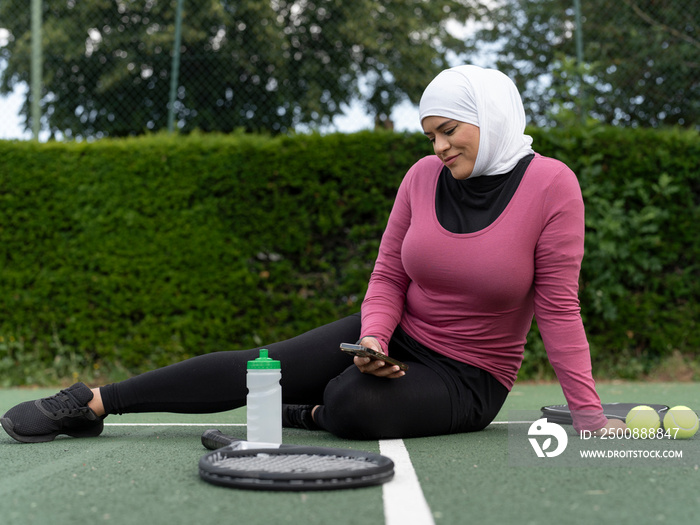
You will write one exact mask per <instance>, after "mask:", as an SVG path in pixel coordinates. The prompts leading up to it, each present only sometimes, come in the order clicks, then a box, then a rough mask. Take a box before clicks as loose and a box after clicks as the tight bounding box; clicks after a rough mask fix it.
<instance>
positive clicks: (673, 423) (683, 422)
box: [664, 405, 700, 439]
mask: <svg viewBox="0 0 700 525" xmlns="http://www.w3.org/2000/svg"><path fill="white" fill-rule="evenodd" d="M699 424H700V423H699V422H698V415H697V414H696V413H695V412H693V411H692V410H691V409H689V408H688V407H685V406H683V405H679V406H676V407H673V408H671V409H670V410H669V411H668V412H666V415H665V416H664V429H665V430H666V432H668V433H669V434H670V436H671V437H672V438H674V439H690V438H691V437H693V436H694V435H695V433H696V432H697V431H698V426H699Z"/></svg>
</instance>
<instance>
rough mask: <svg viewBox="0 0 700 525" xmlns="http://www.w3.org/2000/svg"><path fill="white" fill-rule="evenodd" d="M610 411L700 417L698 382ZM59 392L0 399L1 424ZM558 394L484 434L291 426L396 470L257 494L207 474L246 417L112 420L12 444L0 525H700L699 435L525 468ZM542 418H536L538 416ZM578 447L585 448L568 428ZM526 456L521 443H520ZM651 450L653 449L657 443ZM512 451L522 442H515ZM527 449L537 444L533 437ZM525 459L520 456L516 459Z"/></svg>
mask: <svg viewBox="0 0 700 525" xmlns="http://www.w3.org/2000/svg"><path fill="white" fill-rule="evenodd" d="M599 392H600V394H601V397H602V398H603V401H604V402H642V403H664V404H667V405H670V406H674V405H687V406H690V407H691V408H693V409H695V410H696V411H697V410H698V407H700V388H698V384H697V383H679V384H670V383H629V384H626V383H621V384H616V383H607V384H601V385H599ZM53 393H55V390H53V389H52V390H44V389H42V390H27V389H9V390H0V413H4V412H5V411H6V410H8V409H9V408H10V407H12V406H13V405H14V404H16V403H19V402H21V401H25V400H28V399H35V398H37V397H42V396H45V395H51V394H53ZM563 402H564V399H563V396H562V394H561V390H560V388H559V386H558V385H555V384H552V385H550V384H547V385H532V384H518V385H516V387H515V388H514V389H513V392H512V394H511V395H510V396H509V399H508V401H507V403H506V406H505V407H504V408H503V410H502V411H501V413H500V414H499V417H498V418H497V422H495V423H494V424H492V425H491V426H490V427H489V428H487V429H486V430H485V431H483V432H479V433H474V434H460V435H454V436H440V437H433V438H422V439H407V440H390V441H382V442H376V441H371V442H360V441H347V440H340V439H337V438H335V437H333V436H331V435H329V434H326V433H324V432H308V431H303V430H294V429H285V430H284V440H285V442H286V443H299V444H308V445H325V446H336V447H342V448H356V449H362V450H369V451H373V452H379V451H380V449H381V451H382V452H383V453H385V454H387V455H389V456H391V457H392V459H394V460H395V462H396V464H397V475H396V477H395V479H394V480H393V481H391V482H390V483H387V484H385V485H383V486H381V487H371V488H362V489H354V490H343V491H328V492H302V493H290V492H288V493H280V492H257V491H256V492H253V491H242V490H232V489H226V488H220V487H215V486H212V485H209V484H207V483H204V482H203V481H201V480H200V479H199V476H198V474H197V461H198V460H199V457H200V456H201V455H202V454H204V453H205V452H206V450H205V449H204V448H203V447H202V445H201V443H200V441H199V438H200V435H201V433H202V432H203V431H204V430H205V429H206V428H219V429H220V430H222V431H224V432H226V433H230V434H233V435H234V436H238V437H241V438H245V434H246V431H245V410H244V409H241V410H236V411H232V412H227V413H222V414H211V415H197V416H193V415H177V414H137V415H128V416H121V417H117V416H111V417H109V418H108V419H107V420H106V428H105V432H104V433H103V435H102V436H100V437H99V438H92V439H72V438H65V437H61V438H58V439H56V440H55V441H54V442H52V443H45V444H38V445H24V444H19V443H16V442H14V441H13V440H12V439H11V438H10V437H8V436H7V435H6V434H5V433H4V432H2V434H1V435H0V468H1V474H0V476H1V477H0V522H1V523H3V524H5V523H7V524H10V523H16V524H33V523H36V524H47V525H63V524H70V525H75V524H76V523H120V524H121V523H125V524H126V523H128V524H137V523H138V524H148V525H159V524H169V525H174V524H179V523H187V524H194V523H205V522H222V523H244V524H253V525H258V524H261V525H262V524H276V523H294V524H315V523H319V524H333V525H345V524H358V523H362V524H363V525H372V524H385V523H386V524H389V525H399V524H401V525H413V524H415V525H422V524H430V523H436V524H440V523H444V524H463V523H464V524H467V523H507V524H511V523H513V524H515V523H517V524H529V523H533V524H539V523H556V524H560V523H567V524H578V523H581V524H584V523H585V524H587V525H590V524H592V523H621V524H626V523H635V524H640V523H645V524H646V523H673V524H678V523H691V522H695V521H696V520H697V512H698V508H700V490H698V487H699V486H700V484H699V482H700V467H699V465H700V435H696V436H695V437H694V438H693V439H691V440H684V441H682V442H681V441H677V442H675V446H676V448H677V449H678V450H681V451H682V453H683V463H682V464H678V463H674V462H673V460H669V459H659V460H658V461H657V462H654V463H653V464H651V465H649V464H648V462H647V463H645V464H643V465H642V464H641V463H635V461H634V460H633V459H631V460H630V461H628V462H627V463H625V465H624V466H605V465H603V466H600V465H598V466H592V467H587V466H585V464H584V465H583V466H563V467H562V466H551V463H547V461H548V459H549V458H544V459H542V463H541V466H539V464H538V466H534V467H532V466H529V467H523V466H514V465H513V464H512V461H511V460H510V459H509V455H510V453H509V439H511V440H512V439H513V438H512V437H510V438H509V429H510V428H513V425H517V424H519V425H525V428H527V423H514V422H509V414H511V415H512V414H518V415H519V414H522V413H523V411H532V413H533V414H536V412H537V411H538V410H539V408H540V407H541V406H542V405H545V404H556V403H563ZM533 420H534V419H533ZM568 430H569V434H570V436H571V437H570V439H575V436H574V434H573V431H572V430H571V427H568ZM516 445H517V446H519V444H517V443H516ZM647 445H648V443H647ZM510 446H511V447H513V443H510ZM522 447H523V449H525V450H527V449H528V447H530V445H529V443H528V442H527V440H526V439H522ZM511 450H512V448H511Z"/></svg>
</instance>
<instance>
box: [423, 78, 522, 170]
mask: <svg viewBox="0 0 700 525" xmlns="http://www.w3.org/2000/svg"><path fill="white" fill-rule="evenodd" d="M419 113H420V120H421V122H423V119H424V118H425V117H446V118H451V119H455V120H459V121H461V122H466V123H468V124H473V125H475V126H478V127H479V131H480V139H479V152H478V153H477V156H476V163H475V164H474V170H473V171H472V174H471V175H470V178H473V177H479V176H481V175H501V174H503V173H508V172H509V171H510V170H512V169H513V168H514V167H515V165H516V164H517V163H518V161H519V160H520V159H522V158H523V157H524V156H526V155H529V154H530V153H533V150H532V148H531V147H530V145H531V144H532V137H530V136H529V135H525V133H524V131H525V109H524V108H523V102H522V100H521V98H520V93H518V89H517V88H516V87H515V84H514V83H513V81H512V80H511V79H510V78H508V77H507V76H506V75H504V74H503V73H501V72H500V71H496V70H495V69H484V68H481V67H479V66H471V65H469V66H457V67H453V68H451V69H446V70H444V71H442V72H441V73H440V74H439V75H438V76H436V77H435V78H434V79H433V81H432V82H431V83H430V84H428V87H427V88H425V91H424V92H423V96H422V97H421V99H420V106H419Z"/></svg>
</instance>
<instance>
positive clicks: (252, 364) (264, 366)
mask: <svg viewBox="0 0 700 525" xmlns="http://www.w3.org/2000/svg"><path fill="white" fill-rule="evenodd" d="M280 368H281V366H280V362H279V361H275V360H274V359H271V358H269V357H267V349H266V348H262V349H260V357H258V358H257V359H253V360H252V361H248V370H279V369H280Z"/></svg>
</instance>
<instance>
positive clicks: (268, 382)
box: [246, 348, 282, 443]
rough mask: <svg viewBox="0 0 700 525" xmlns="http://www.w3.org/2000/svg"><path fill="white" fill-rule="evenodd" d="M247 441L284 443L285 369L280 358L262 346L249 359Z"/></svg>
mask: <svg viewBox="0 0 700 525" xmlns="http://www.w3.org/2000/svg"><path fill="white" fill-rule="evenodd" d="M247 368H248V373H247V376H246V384H247V386H248V397H247V404H248V441H258V442H265V443H282V386H281V385H280V379H281V378H282V371H281V367H280V362H279V361H275V360H274V359H271V358H269V357H268V356H267V350H266V349H264V348H263V349H261V350H260V357H258V358H257V359H253V360H252V361H248V367H247Z"/></svg>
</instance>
